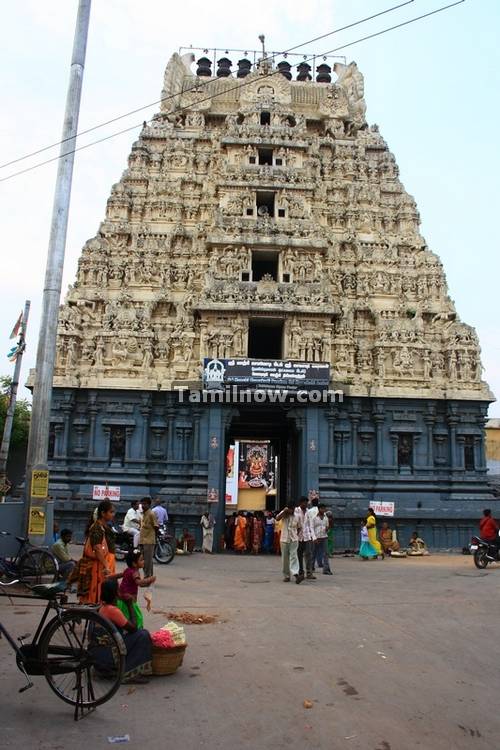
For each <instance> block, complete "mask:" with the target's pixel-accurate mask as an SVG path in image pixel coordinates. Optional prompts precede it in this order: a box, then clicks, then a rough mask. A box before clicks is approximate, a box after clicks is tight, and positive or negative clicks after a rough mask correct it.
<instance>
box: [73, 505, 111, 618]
mask: <svg viewBox="0 0 500 750" xmlns="http://www.w3.org/2000/svg"><path fill="white" fill-rule="evenodd" d="M114 515H115V509H114V508H113V505H112V504H111V502H110V501H109V500H103V501H102V502H101V503H99V505H98V506H97V520H96V521H94V523H93V524H92V525H91V527H90V529H89V531H88V534H87V539H86V540H85V546H84V548H83V557H82V558H81V560H80V561H79V563H78V589H77V594H78V598H79V601H80V604H99V602H100V601H101V586H102V584H103V582H104V580H105V579H106V578H108V577H109V576H110V575H112V570H111V568H110V557H109V555H110V553H109V549H108V544H107V541H106V530H105V527H106V525H107V524H108V522H109V521H111V520H112V519H113V517H114Z"/></svg>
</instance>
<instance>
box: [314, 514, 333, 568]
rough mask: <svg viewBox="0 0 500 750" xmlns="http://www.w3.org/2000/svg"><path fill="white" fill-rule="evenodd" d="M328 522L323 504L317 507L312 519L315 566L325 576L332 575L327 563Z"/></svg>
mask: <svg viewBox="0 0 500 750" xmlns="http://www.w3.org/2000/svg"><path fill="white" fill-rule="evenodd" d="M329 526H330V521H329V519H328V516H327V515H326V508H325V506H324V504H323V503H320V505H319V507H318V514H317V515H316V517H315V518H314V519H313V527H314V533H315V535H316V541H315V543H314V544H315V549H316V554H315V557H316V561H317V564H318V565H319V566H320V567H322V568H323V573H324V574H325V575H327V576H331V575H332V571H331V570H330V563H329V561H328V547H327V544H328V527H329Z"/></svg>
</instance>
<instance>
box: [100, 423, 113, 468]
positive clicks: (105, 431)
mask: <svg viewBox="0 0 500 750" xmlns="http://www.w3.org/2000/svg"><path fill="white" fill-rule="evenodd" d="M102 431H103V434H104V458H105V459H106V461H109V457H110V451H111V446H110V438H111V427H109V426H106V427H103V428H102Z"/></svg>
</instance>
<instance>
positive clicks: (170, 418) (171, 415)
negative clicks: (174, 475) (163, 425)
mask: <svg viewBox="0 0 500 750" xmlns="http://www.w3.org/2000/svg"><path fill="white" fill-rule="evenodd" d="M175 414H176V411H175V409H167V461H172V459H173V458H174V424H175Z"/></svg>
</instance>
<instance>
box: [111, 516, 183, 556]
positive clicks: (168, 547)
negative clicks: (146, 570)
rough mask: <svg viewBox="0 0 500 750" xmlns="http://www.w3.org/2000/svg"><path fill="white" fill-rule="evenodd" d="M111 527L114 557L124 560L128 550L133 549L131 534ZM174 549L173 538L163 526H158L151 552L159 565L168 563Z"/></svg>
mask: <svg viewBox="0 0 500 750" xmlns="http://www.w3.org/2000/svg"><path fill="white" fill-rule="evenodd" d="M112 529H113V531H114V534H115V557H116V559H117V560H118V561H120V562H121V561H123V560H125V557H126V556H127V554H128V552H130V551H131V550H133V549H134V544H133V540H132V536H131V535H130V534H129V533H128V532H127V531H123V529H122V528H121V527H118V526H112ZM175 549H176V543H175V539H174V538H173V537H172V536H170V534H169V533H168V531H167V528H166V527H165V526H160V528H159V529H158V534H157V537H156V544H155V549H154V553H153V555H154V559H155V560H156V562H157V563H159V564H160V565H168V564H169V563H171V562H172V560H173V559H174V556H175Z"/></svg>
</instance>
